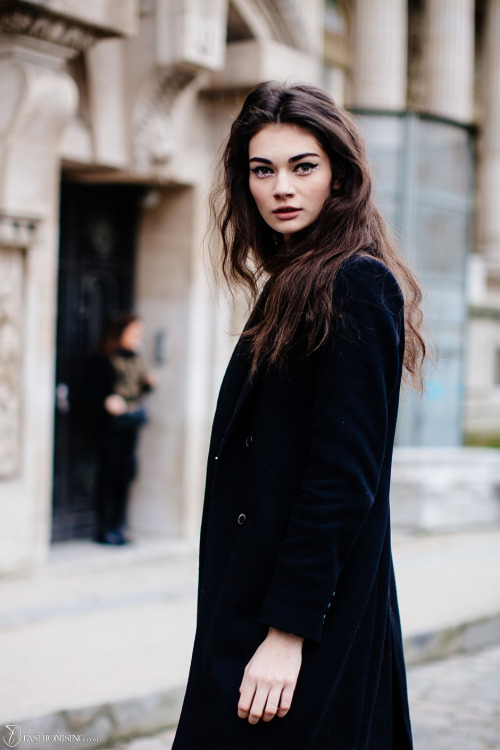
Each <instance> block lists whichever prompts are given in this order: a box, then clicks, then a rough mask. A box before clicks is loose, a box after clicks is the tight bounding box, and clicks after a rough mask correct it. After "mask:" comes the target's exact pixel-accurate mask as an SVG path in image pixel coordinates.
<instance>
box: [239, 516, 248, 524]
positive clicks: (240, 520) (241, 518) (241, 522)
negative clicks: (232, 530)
mask: <svg viewBox="0 0 500 750" xmlns="http://www.w3.org/2000/svg"><path fill="white" fill-rule="evenodd" d="M246 520H247V517H246V515H245V514H244V513H240V515H239V516H238V523H239V525H240V526H243V524H244V523H245V521H246Z"/></svg>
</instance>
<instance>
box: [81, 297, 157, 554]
mask: <svg viewBox="0 0 500 750" xmlns="http://www.w3.org/2000/svg"><path fill="white" fill-rule="evenodd" d="M142 335H143V324H142V322H141V320H140V319H139V318H138V316H137V315H134V314H133V313H129V312H127V313H122V314H120V315H117V316H116V317H115V318H113V319H112V320H111V322H110V324H109V326H108V329H107V332H106V334H105V337H104V340H103V342H102V345H101V349H100V354H99V356H98V357H97V358H96V361H95V364H94V367H93V368H92V369H93V372H92V395H93V400H94V402H95V404H96V406H97V410H98V414H99V431H98V437H97V440H98V450H99V470H98V482H97V534H96V541H97V542H99V543H101V544H112V545H122V544H126V543H127V542H128V541H129V539H128V537H127V536H126V533H125V529H126V518H127V502H128V494H129V488H130V483H131V482H132V480H133V479H134V477H135V475H136V472H137V457H136V449H137V440H138V436H139V430H140V428H141V427H142V426H143V425H144V424H145V423H146V421H147V415H146V410H145V406H144V396H145V394H147V393H149V392H150V391H151V389H152V388H153V387H154V385H155V383H156V378H155V376H154V375H152V374H151V373H147V372H146V369H145V367H144V364H143V362H142V360H141V357H140V354H139V353H140V350H141V348H142Z"/></svg>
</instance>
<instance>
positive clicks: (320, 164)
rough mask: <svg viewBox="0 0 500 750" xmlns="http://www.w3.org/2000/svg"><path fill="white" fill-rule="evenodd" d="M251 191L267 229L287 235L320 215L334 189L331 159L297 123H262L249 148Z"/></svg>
mask: <svg viewBox="0 0 500 750" xmlns="http://www.w3.org/2000/svg"><path fill="white" fill-rule="evenodd" d="M248 157H249V167H250V178H249V186H250V192H251V194H252V196H253V198H254V200H255V203H256V204H257V208H258V209H259V213H260V215H261V216H262V218H263V219H264V221H265V222H266V223H267V224H269V226H270V227H271V228H272V229H274V230H276V231H277V232H281V233H282V234H283V235H284V236H285V239H286V237H287V236H288V235H291V234H294V233H295V232H298V231H300V230H301V229H305V228H306V227H308V226H309V225H310V224H312V223H313V221H315V220H316V219H317V218H318V216H319V215H320V213H321V209H322V208H323V204H324V202H325V200H326V198H327V197H328V196H329V195H330V192H331V187H332V170H331V167H330V160H329V158H328V156H327V154H326V153H325V151H323V149H322V148H321V146H320V144H319V143H318V141H317V140H316V138H315V137H314V136H313V135H312V134H311V133H309V131H307V130H303V129H302V128H299V127H297V126H295V125H278V124H273V125H265V126H264V127H263V128H262V130H259V132H258V133H256V134H255V135H254V136H253V137H252V138H251V139H250V143H249V146H248Z"/></svg>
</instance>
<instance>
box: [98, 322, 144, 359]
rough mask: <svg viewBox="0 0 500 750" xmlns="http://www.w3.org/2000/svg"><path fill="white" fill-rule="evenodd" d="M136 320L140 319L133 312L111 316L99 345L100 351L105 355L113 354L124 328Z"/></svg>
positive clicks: (118, 345)
mask: <svg viewBox="0 0 500 750" xmlns="http://www.w3.org/2000/svg"><path fill="white" fill-rule="evenodd" d="M138 320H140V318H139V316H138V315H136V314H135V313H133V312H122V313H119V314H118V315H115V316H114V317H113V318H111V320H110V321H109V323H108V325H107V327H106V330H105V332H104V336H103V338H102V341H101V344H100V347H99V351H100V353H101V354H103V355H104V356H106V357H109V356H110V355H111V354H114V353H115V352H116V351H117V350H118V349H119V348H120V340H121V337H122V334H123V332H124V330H125V329H126V328H128V326H129V325H130V324H131V323H135V322H137V321H138Z"/></svg>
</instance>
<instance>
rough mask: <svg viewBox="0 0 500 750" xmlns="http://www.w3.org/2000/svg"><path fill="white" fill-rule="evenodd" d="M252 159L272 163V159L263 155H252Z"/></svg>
mask: <svg viewBox="0 0 500 750" xmlns="http://www.w3.org/2000/svg"><path fill="white" fill-rule="evenodd" d="M250 161H251V162H252V161H261V162H262V163H263V164H272V161H271V159H264V157H263V156H252V158H251V159H250Z"/></svg>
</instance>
